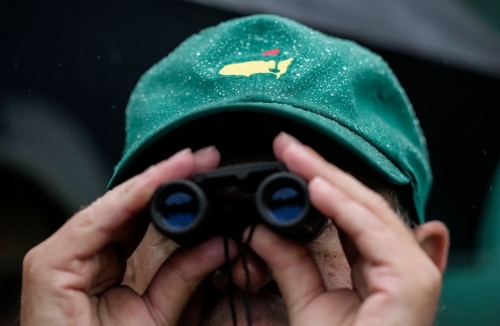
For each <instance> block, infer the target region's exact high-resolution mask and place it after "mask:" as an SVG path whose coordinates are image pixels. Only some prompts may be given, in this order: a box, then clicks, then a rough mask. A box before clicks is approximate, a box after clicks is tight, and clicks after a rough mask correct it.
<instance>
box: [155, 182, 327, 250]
mask: <svg viewBox="0 0 500 326" xmlns="http://www.w3.org/2000/svg"><path fill="white" fill-rule="evenodd" d="M255 202H256V206H257V212H258V215H259V218H260V221H262V222H264V223H265V224H267V225H268V226H269V227H270V228H272V229H273V230H274V231H275V232H277V233H280V234H282V235H285V236H288V237H292V238H295V239H298V240H302V241H310V240H312V239H314V238H316V237H317V236H318V235H319V234H321V232H322V231H323V229H324V227H325V225H326V221H327V219H326V217H324V216H322V215H321V214H319V213H318V212H317V211H316V210H315V209H314V208H313V207H312V206H311V203H310V202H309V196H308V192H307V184H306V182H305V181H304V180H303V179H302V178H300V177H298V176H296V175H294V174H291V173H289V172H277V173H273V174H271V175H270V176H268V177H266V178H265V179H264V180H263V181H262V182H261V183H260V185H259V186H258V188H257V191H256V193H255ZM150 213H151V218H152V220H153V223H154V225H155V226H156V227H157V228H158V229H159V230H160V231H161V232H162V233H164V234H165V235H167V236H168V237H170V239H172V240H173V241H175V242H176V243H178V244H180V245H191V244H196V243H199V242H201V241H204V240H205V239H207V238H209V237H211V236H213V235H215V234H220V233H221V232H222V230H219V229H220V228H221V225H224V224H225V223H222V222H221V220H220V219H221V218H224V216H223V214H222V215H221V214H212V215H217V216H210V214H209V213H210V212H209V202H208V199H207V196H206V194H205V192H204V191H203V190H202V189H201V188H200V186H198V185H197V184H196V183H194V182H192V181H189V180H172V181H170V182H168V183H166V184H164V185H163V186H161V187H160V188H159V189H158V190H157V191H156V193H155V194H154V196H153V198H152V200H151V204H150ZM219 215H221V216H219ZM233 218H237V217H233Z"/></svg>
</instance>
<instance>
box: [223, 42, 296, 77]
mask: <svg viewBox="0 0 500 326" xmlns="http://www.w3.org/2000/svg"><path fill="white" fill-rule="evenodd" d="M278 53H279V49H274V50H270V51H266V52H264V53H263V54H262V55H263V56H268V55H276V54H278ZM292 61H293V58H290V59H286V60H281V61H278V63H277V64H276V61H275V60H270V61H264V60H255V61H246V62H239V63H231V64H228V65H225V66H224V67H222V69H221V70H219V74H221V75H224V76H244V77H250V76H251V75H254V74H272V75H275V76H276V79H279V78H280V77H281V75H283V74H284V73H286V72H287V70H288V67H289V66H290V64H291V63H292Z"/></svg>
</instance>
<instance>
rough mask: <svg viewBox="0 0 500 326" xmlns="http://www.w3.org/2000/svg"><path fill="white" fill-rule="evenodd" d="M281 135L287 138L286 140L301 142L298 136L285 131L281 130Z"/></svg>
mask: <svg viewBox="0 0 500 326" xmlns="http://www.w3.org/2000/svg"><path fill="white" fill-rule="evenodd" d="M280 136H281V137H283V138H285V139H286V140H288V141H290V142H292V143H296V144H301V142H300V141H299V140H298V139H297V138H295V137H293V136H292V135H290V134H288V133H286V132H284V131H282V132H280Z"/></svg>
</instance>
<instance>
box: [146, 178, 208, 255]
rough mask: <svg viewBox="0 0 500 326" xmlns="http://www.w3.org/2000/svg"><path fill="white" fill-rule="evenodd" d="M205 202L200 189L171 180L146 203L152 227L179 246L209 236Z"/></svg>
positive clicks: (204, 196)
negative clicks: (148, 203) (148, 204)
mask: <svg viewBox="0 0 500 326" xmlns="http://www.w3.org/2000/svg"><path fill="white" fill-rule="evenodd" d="M208 206H209V204H208V200H207V197H206V195H205V193H204V192H203V190H202V189H201V188H200V187H199V186H198V185H196V184H195V183H194V182H191V181H189V180H172V181H170V182H168V183H166V184H164V185H163V186H161V187H160V188H159V189H158V190H157V191H156V193H155V194H154V196H153V198H152V200H151V204H150V214H151V219H152V221H153V223H154V225H155V226H156V227H157V228H158V229H159V230H160V231H161V232H163V233H164V234H165V235H167V236H168V237H170V238H171V239H172V240H173V241H175V242H176V243H178V244H180V245H190V244H194V243H197V242H200V241H203V240H205V239H206V238H207V237H209V236H210V232H209V230H210V225H209V223H210V221H209V220H210V219H209V218H208Z"/></svg>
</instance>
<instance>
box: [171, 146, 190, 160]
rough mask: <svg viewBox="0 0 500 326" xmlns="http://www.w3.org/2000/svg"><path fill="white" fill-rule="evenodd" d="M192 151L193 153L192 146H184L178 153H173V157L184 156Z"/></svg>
mask: <svg viewBox="0 0 500 326" xmlns="http://www.w3.org/2000/svg"><path fill="white" fill-rule="evenodd" d="M190 153H192V150H191V148H189V147H188V148H184V149H182V150H180V151H178V152H177V153H175V154H174V155H172V157H171V159H173V158H179V157H183V156H185V155H187V154H190Z"/></svg>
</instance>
